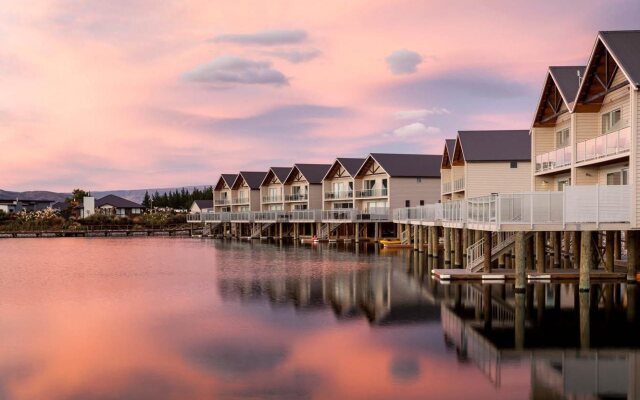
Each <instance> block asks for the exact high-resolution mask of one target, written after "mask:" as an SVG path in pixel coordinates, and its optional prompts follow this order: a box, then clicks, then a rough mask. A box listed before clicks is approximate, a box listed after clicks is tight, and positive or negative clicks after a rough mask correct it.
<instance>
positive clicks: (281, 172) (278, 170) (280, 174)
mask: <svg viewBox="0 0 640 400" xmlns="http://www.w3.org/2000/svg"><path fill="white" fill-rule="evenodd" d="M291 168H292V167H271V171H273V173H274V174H275V175H276V178H278V180H279V181H280V182H284V180H285V179H287V176H288V175H289V172H291ZM265 177H266V176H265Z"/></svg>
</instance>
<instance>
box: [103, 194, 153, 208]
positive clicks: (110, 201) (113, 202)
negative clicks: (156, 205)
mask: <svg viewBox="0 0 640 400" xmlns="http://www.w3.org/2000/svg"><path fill="white" fill-rule="evenodd" d="M104 205H110V206H113V207H116V208H142V205H140V204H138V203H134V202H133V201H131V200H127V199H123V198H122V197H120V196H116V195H115V194H108V195H106V196H104V197H102V198H100V199H97V200H96V207H102V206H104Z"/></svg>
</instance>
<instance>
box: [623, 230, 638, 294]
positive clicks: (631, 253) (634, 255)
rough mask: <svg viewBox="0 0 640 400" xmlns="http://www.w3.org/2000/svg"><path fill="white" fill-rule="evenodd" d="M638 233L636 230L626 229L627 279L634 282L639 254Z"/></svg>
mask: <svg viewBox="0 0 640 400" xmlns="http://www.w3.org/2000/svg"><path fill="white" fill-rule="evenodd" d="M639 238H640V235H638V233H637V232H636V231H626V232H625V239H626V245H627V281H628V282H635V280H636V272H637V271H638V257H639V256H640V254H638V253H639V250H640V248H639V247H638V239H639Z"/></svg>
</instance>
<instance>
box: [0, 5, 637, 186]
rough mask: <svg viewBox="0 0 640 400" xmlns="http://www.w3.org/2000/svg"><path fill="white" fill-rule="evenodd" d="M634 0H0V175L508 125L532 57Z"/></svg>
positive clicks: (199, 172)
mask: <svg viewBox="0 0 640 400" xmlns="http://www.w3.org/2000/svg"><path fill="white" fill-rule="evenodd" d="M27 3H28V4H27ZM635 3H636V2H632V1H611V2H602V1H566V2H531V1H490V2H478V1H472V0H469V1H455V2H452V1H425V0H418V1H412V0H400V1H382V0H367V1H349V2H345V1H333V0H325V1H321V2H315V1H314V2H310V1H309V2H307V1H291V0H290V1H277V0H274V1H269V2H255V1H242V0H236V1H232V2H229V1H189V2H186V1H177V0H176V1H172V0H168V1H162V2H158V1H153V0H129V1H125V0H111V1H108V2H105V1H99V0H88V1H80V0H61V1H53V0H35V1H30V2H17V1H16V2H7V4H3V6H2V8H1V9H0V88H1V90H0V188H2V189H5V190H33V189H46V190H58V191H69V190H71V189H72V188H74V187H82V188H84V189H89V190H107V189H133V188H150V187H172V186H178V187H179V186H189V185H204V184H213V183H214V181H215V180H216V179H217V177H218V175H219V174H220V173H232V172H236V171H238V170H240V169H242V170H265V169H267V168H268V167H270V166H274V165H275V166H286V165H290V164H292V163H294V162H326V163H328V162H331V161H333V159H334V158H335V157H336V156H363V155H366V153H368V152H370V151H379V152H380V151H382V152H424V153H440V152H441V149H442V145H443V142H442V140H443V139H444V138H446V137H452V136H454V135H455V132H456V130H458V129H490V128H498V129H507V128H512V129H519V128H520V129H526V128H528V127H529V123H530V120H531V116H532V113H533V112H534V110H533V106H534V104H535V102H536V100H537V99H536V97H537V96H538V93H539V90H540V86H541V84H542V81H543V79H544V75H545V72H546V67H547V66H548V65H575V64H583V63H585V62H586V59H587V57H588V54H589V52H590V50H591V46H592V44H593V41H594V40H595V36H596V32H597V31H598V30H613V29H632V28H634V27H635V28H637V22H635V21H634V18H635V17H636V16H637V15H639V14H640V6H639V5H638V4H635ZM634 23H635V24H636V25H635V26H634ZM408 111H411V112H408Z"/></svg>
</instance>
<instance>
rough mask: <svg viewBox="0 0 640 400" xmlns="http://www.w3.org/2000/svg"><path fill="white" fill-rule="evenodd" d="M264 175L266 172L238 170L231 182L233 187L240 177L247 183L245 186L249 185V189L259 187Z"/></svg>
mask: <svg viewBox="0 0 640 400" xmlns="http://www.w3.org/2000/svg"><path fill="white" fill-rule="evenodd" d="M266 176H267V172H256V171H240V173H239V174H238V177H237V178H236V180H235V182H233V187H234V188H235V187H236V185H237V184H238V183H239V182H240V178H242V179H244V181H245V182H246V183H247V186H249V189H260V184H261V183H262V181H263V180H264V178H265V177H266Z"/></svg>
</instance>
